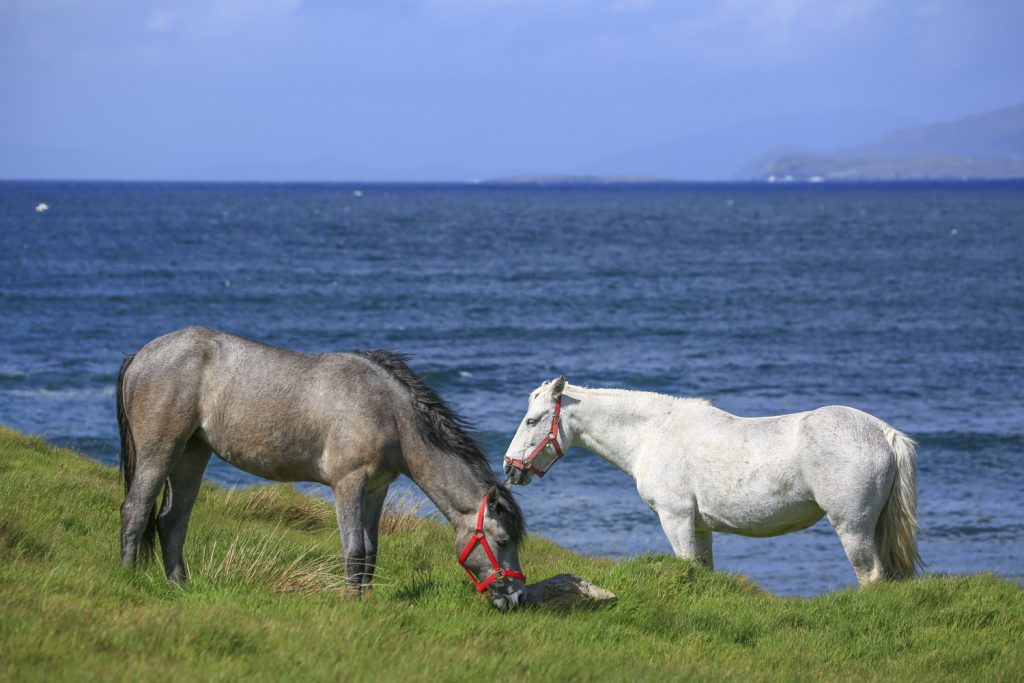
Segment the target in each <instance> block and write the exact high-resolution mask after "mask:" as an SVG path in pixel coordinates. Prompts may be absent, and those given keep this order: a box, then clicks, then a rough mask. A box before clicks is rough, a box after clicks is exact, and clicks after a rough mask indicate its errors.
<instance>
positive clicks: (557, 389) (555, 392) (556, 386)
mask: <svg viewBox="0 0 1024 683" xmlns="http://www.w3.org/2000/svg"><path fill="white" fill-rule="evenodd" d="M564 389H565V375H559V376H558V379H556V380H555V381H554V382H552V384H551V395H552V396H554V397H555V398H558V397H559V396H561V395H562V391H563V390H564Z"/></svg>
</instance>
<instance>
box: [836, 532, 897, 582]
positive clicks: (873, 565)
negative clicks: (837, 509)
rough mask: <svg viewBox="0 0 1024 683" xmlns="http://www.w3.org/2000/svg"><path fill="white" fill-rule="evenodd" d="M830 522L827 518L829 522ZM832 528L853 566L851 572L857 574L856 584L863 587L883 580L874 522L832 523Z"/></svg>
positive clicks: (882, 566) (883, 573) (883, 570)
mask: <svg viewBox="0 0 1024 683" xmlns="http://www.w3.org/2000/svg"><path fill="white" fill-rule="evenodd" d="M831 521H832V519H831V518H829V522H831ZM832 526H833V527H834V528H835V530H836V533H837V534H838V535H839V540H840V541H842V543H843V549H844V550H845V551H846V557H847V558H849V560H850V564H851V565H853V571H854V572H856V574H857V583H858V584H859V585H860V586H862V587H863V586H868V585H870V584H873V583H877V582H879V581H882V580H883V579H884V578H885V567H884V565H883V564H882V556H881V554H879V552H878V545H877V544H876V543H875V524H874V522H872V523H871V524H866V523H860V522H857V523H843V522H840V523H838V524H836V523H833V524H832Z"/></svg>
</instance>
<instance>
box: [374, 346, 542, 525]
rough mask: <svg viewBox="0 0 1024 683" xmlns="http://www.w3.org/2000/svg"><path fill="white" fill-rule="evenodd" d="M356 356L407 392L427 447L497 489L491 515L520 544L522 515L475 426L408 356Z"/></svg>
mask: <svg viewBox="0 0 1024 683" xmlns="http://www.w3.org/2000/svg"><path fill="white" fill-rule="evenodd" d="M355 354H356V355H358V356H361V357H362V358H365V359H366V360H368V361H370V362H371V363H373V364H374V365H376V366H378V367H380V368H381V369H383V370H384V371H386V372H387V373H388V374H389V375H390V376H391V377H393V378H394V379H395V380H397V381H398V383H399V384H401V385H402V386H404V387H405V388H406V389H408V391H409V396H410V398H411V399H412V405H413V408H414V409H415V414H416V430H417V432H418V433H419V435H420V436H421V437H422V438H423V439H424V440H425V441H426V442H427V443H429V444H430V445H432V446H434V447H436V448H437V449H438V450H440V451H442V452H445V453H448V454H450V455H452V456H454V457H456V458H458V459H459V460H461V461H462V462H464V463H466V464H467V465H468V466H469V469H470V471H472V472H473V473H474V474H475V475H476V476H477V478H478V479H479V480H480V481H481V482H482V483H484V484H486V485H488V486H497V488H498V495H499V499H498V505H497V506H495V508H493V509H492V514H493V515H494V516H495V517H497V518H498V519H499V521H500V522H501V524H502V527H504V529H505V531H506V533H508V535H509V538H510V540H511V541H512V542H513V543H518V542H519V541H521V540H522V538H523V536H524V535H525V534H526V519H525V518H524V517H523V511H522V510H521V509H520V507H519V503H517V502H516V499H515V498H514V497H513V496H512V493H511V491H509V490H508V489H506V488H505V487H504V486H499V485H498V481H497V480H496V479H495V478H494V472H492V471H491V467H490V465H488V464H487V458H486V456H485V455H484V452H483V451H482V450H481V449H480V446H479V445H478V444H477V443H476V441H474V440H473V437H471V436H470V435H469V434H468V431H469V430H471V429H472V425H471V424H470V423H469V422H468V421H467V420H465V419H464V418H462V417H461V416H460V415H458V414H457V413H456V412H455V411H454V410H452V409H451V408H450V407H449V406H448V404H447V403H445V401H444V399H443V398H441V396H440V395H439V394H438V393H437V392H436V391H434V390H433V389H432V388H431V387H430V386H429V385H428V384H427V383H426V382H424V381H423V380H422V379H421V378H420V377H419V375H417V374H416V373H415V372H413V371H412V369H411V368H410V367H409V365H408V364H407V361H408V360H409V357H408V356H406V355H403V354H400V353H394V352H392V351H383V350H377V351H356V352H355Z"/></svg>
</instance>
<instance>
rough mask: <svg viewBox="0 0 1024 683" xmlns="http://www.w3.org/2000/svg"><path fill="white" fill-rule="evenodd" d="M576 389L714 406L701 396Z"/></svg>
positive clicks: (617, 389)
mask: <svg viewBox="0 0 1024 683" xmlns="http://www.w3.org/2000/svg"><path fill="white" fill-rule="evenodd" d="M575 388H577V389H583V390H584V391H589V392H592V393H597V394H632V395H635V396H636V397H637V398H639V399H648V400H650V399H666V398H670V399H672V400H673V401H692V402H695V403H700V404H703V405H706V406H714V403H712V402H711V399H709V398H704V397H703V396H673V395H672V394H659V393H658V392H656V391H641V390H639V389H619V388H617V387H581V386H576V387H575Z"/></svg>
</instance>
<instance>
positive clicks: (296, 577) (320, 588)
mask: <svg viewBox="0 0 1024 683" xmlns="http://www.w3.org/2000/svg"><path fill="white" fill-rule="evenodd" d="M284 537H285V535H284V534H283V533H281V531H280V530H277V531H276V532H275V533H272V534H267V535H266V536H264V537H262V538H261V539H259V540H255V541H254V540H253V539H252V538H251V536H249V535H248V534H244V533H238V534H237V535H236V536H235V537H234V538H233V539H232V540H231V542H230V543H229V544H228V545H227V548H226V549H224V550H223V551H220V549H219V548H218V544H217V542H216V541H215V542H213V543H212V544H210V546H209V547H208V548H206V549H205V550H203V551H201V553H200V560H199V564H198V566H197V567H196V573H192V572H190V575H192V576H194V577H197V578H200V579H201V580H202V581H204V582H209V583H212V584H215V585H217V584H220V585H228V584H242V585H250V586H251V585H257V586H263V587H265V588H268V589H270V590H271V591H273V592H275V593H329V592H335V591H342V590H344V589H345V587H346V583H345V569H344V566H343V565H342V561H341V557H340V553H338V552H325V551H323V550H322V549H320V548H318V547H316V546H311V547H310V548H309V549H307V550H305V551H303V552H302V553H300V554H299V555H295V556H293V555H294V551H291V550H290V549H289V547H288V546H287V545H286V543H285V542H284Z"/></svg>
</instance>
